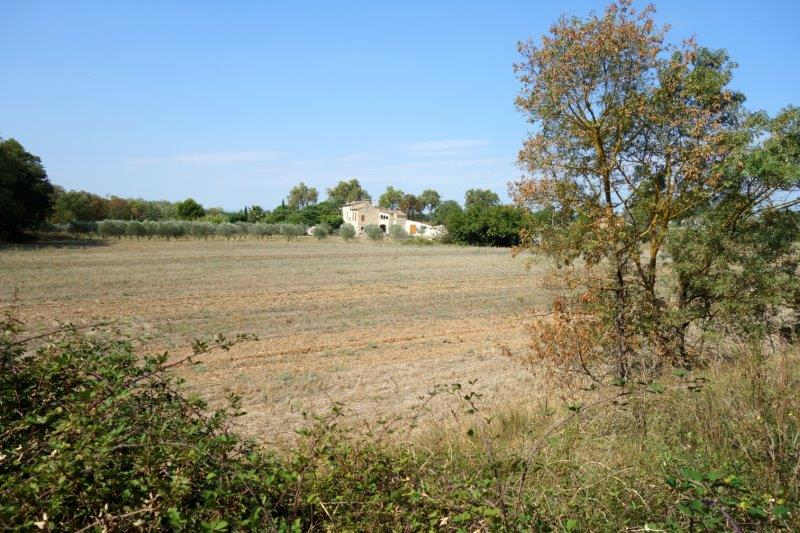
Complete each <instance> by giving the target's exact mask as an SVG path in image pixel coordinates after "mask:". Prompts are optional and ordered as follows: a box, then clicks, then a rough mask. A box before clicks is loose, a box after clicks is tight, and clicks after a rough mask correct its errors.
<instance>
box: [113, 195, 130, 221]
mask: <svg viewBox="0 0 800 533" xmlns="http://www.w3.org/2000/svg"><path fill="white" fill-rule="evenodd" d="M108 217H109V218H113V219H116V220H130V219H131V218H133V214H132V212H131V204H130V202H129V201H128V200H126V199H125V198H120V197H119V196H112V197H111V198H110V199H109V200H108Z"/></svg>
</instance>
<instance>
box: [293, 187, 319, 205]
mask: <svg viewBox="0 0 800 533" xmlns="http://www.w3.org/2000/svg"><path fill="white" fill-rule="evenodd" d="M317 196H318V194H317V189H316V188H314V187H309V186H308V185H306V184H305V183H303V182H302V181H301V182H300V183H298V184H297V185H295V186H294V187H292V190H291V191H289V198H288V199H287V204H288V205H289V208H290V209H303V208H304V207H306V206H308V205H312V204H315V203H317Z"/></svg>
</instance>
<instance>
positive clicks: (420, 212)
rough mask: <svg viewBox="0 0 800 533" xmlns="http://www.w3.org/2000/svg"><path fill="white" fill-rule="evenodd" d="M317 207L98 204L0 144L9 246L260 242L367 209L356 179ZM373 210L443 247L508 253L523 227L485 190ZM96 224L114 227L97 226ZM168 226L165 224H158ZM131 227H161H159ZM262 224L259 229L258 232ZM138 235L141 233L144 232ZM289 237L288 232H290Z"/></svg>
mask: <svg viewBox="0 0 800 533" xmlns="http://www.w3.org/2000/svg"><path fill="white" fill-rule="evenodd" d="M326 192H327V198H326V199H325V200H324V201H319V191H318V190H317V189H316V188H315V187H310V186H308V185H306V184H305V183H304V182H300V183H299V184H297V185H295V186H294V187H292V188H291V189H290V191H289V194H288V195H287V197H286V198H285V199H284V200H282V201H281V204H280V205H278V206H276V207H274V208H273V209H264V208H263V207H261V206H260V205H248V206H245V207H243V208H242V209H241V210H238V211H225V210H224V209H222V208H219V207H205V206H203V205H201V204H200V203H199V202H197V201H196V200H194V199H193V198H187V199H185V200H183V201H181V202H169V201H166V200H144V199H141V198H123V197H119V196H110V197H103V196H100V195H98V194H94V193H91V192H87V191H82V190H77V191H76V190H65V189H64V188H62V187H59V186H54V185H52V184H51V183H50V181H49V180H48V177H47V173H46V172H45V170H44V166H43V165H42V163H41V160H40V159H39V158H38V157H37V156H35V155H33V154H31V153H29V152H27V151H26V150H25V149H24V147H23V146H22V145H21V144H20V143H19V142H17V141H16V140H14V139H7V140H2V139H0V208H2V211H1V212H0V220H1V221H0V235H1V236H2V238H4V239H14V238H18V237H20V236H21V235H22V233H23V232H24V231H26V230H35V229H47V228H50V229H67V230H68V231H70V232H73V233H99V234H101V235H111V236H122V235H128V236H149V237H152V236H161V237H167V238H169V237H174V236H178V234H180V235H205V236H208V235H227V236H229V235H230V234H242V235H244V234H250V233H252V231H255V232H257V233H258V234H261V235H267V234H274V233H280V230H275V229H274V228H276V227H278V226H276V225H284V226H286V225H291V226H304V227H312V226H318V225H324V226H325V227H326V228H329V229H330V230H337V229H338V228H339V227H340V226H341V225H342V223H343V220H342V217H341V207H342V206H343V205H344V204H346V203H349V202H354V201H358V200H367V201H372V196H371V195H370V194H369V192H367V191H366V190H365V189H364V187H362V185H361V183H359V181H358V180H357V179H350V180H342V181H340V182H339V183H337V184H336V185H335V186H334V187H331V188H329V189H327V191H326ZM378 205H379V206H380V207H384V208H387V209H399V210H402V211H404V212H405V213H406V214H407V216H408V218H409V219H411V220H419V221H421V222H428V223H431V224H434V225H443V226H445V227H446V228H447V236H446V237H445V240H446V241H448V242H454V243H461V244H468V245H480V246H514V245H517V244H519V242H520V232H521V230H522V229H523V227H524V226H525V224H526V223H527V221H528V216H527V214H526V210H525V209H524V208H520V207H518V206H513V205H502V204H501V202H500V197H499V196H498V195H497V194H496V193H494V192H492V191H490V190H486V189H470V190H468V191H467V192H466V194H465V197H464V204H463V207H462V205H461V204H459V203H458V202H456V201H454V200H444V201H442V197H441V195H440V194H439V192H438V191H436V190H434V189H426V190H424V191H422V193H420V194H418V195H415V194H411V193H408V192H404V191H403V190H401V189H399V188H395V187H393V186H391V185H390V186H388V187H387V188H386V190H385V191H384V193H383V194H381V195H380V196H379V197H378ZM101 221H116V222H114V223H108V224H103V225H98V223H99V222H101ZM168 221H170V222H174V223H171V224H166V222H168ZM179 221H193V222H203V223H211V224H217V225H221V224H227V225H224V226H221V227H211V226H206V225H194V226H187V225H185V224H183V225H182V224H179V223H178V222H179ZM133 222H140V223H145V222H162V224H161V225H157V224H149V225H146V226H143V225H141V224H133ZM238 223H243V224H261V226H258V229H253V230H252V231H248V230H241V228H242V227H245V226H239V227H236V229H234V227H233V226H230V225H231V224H238ZM264 224H266V225H267V226H264ZM145 228H146V229H145ZM293 231H294V230H293Z"/></svg>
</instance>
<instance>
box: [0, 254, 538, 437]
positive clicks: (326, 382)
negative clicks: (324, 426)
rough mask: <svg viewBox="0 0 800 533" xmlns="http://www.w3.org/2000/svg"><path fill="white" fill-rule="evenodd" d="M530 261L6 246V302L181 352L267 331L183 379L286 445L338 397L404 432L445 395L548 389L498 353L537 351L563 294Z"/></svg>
mask: <svg viewBox="0 0 800 533" xmlns="http://www.w3.org/2000/svg"><path fill="white" fill-rule="evenodd" d="M529 262H530V261H529V259H526V258H525V257H517V258H512V257H511V253H510V251H509V250H507V249H491V248H467V247H457V246H401V245H395V244H389V243H384V244H375V243H369V242H354V243H344V242H341V241H339V240H338V239H330V240H327V241H323V242H316V241H312V240H310V239H300V240H299V241H297V242H290V243H289V242H286V241H282V240H256V239H247V240H232V241H223V240H209V241H203V240H180V241H171V242H164V241H132V240H122V241H113V242H108V243H107V245H97V246H82V247H81V246H75V247H70V246H65V247H53V246H48V247H40V248H37V247H27V248H8V249H4V250H1V251H0V277H1V278H2V279H3V283H2V289H0V290H1V291H2V292H0V301H1V302H2V306H3V308H9V307H12V306H13V307H15V308H16V311H15V312H16V314H17V316H18V317H19V318H20V319H22V320H23V321H24V322H25V324H26V327H27V328H28V329H29V330H30V331H31V332H36V331H43V330H46V329H48V328H53V327H54V326H57V325H58V324H60V323H64V322H72V323H75V324H79V325H80V324H90V323H94V322H100V321H111V322H113V324H114V325H115V326H116V327H118V328H120V329H121V330H122V331H124V332H127V333H130V334H131V335H133V336H135V338H137V339H142V341H143V342H144V344H145V347H146V349H148V350H163V349H168V350H170V352H171V353H172V354H175V355H176V356H177V355H180V354H182V353H186V352H187V351H188V346H189V343H190V342H191V340H192V339H194V338H208V337H211V336H213V335H215V334H217V333H220V332H222V333H224V334H226V335H228V336H230V335H232V334H235V333H240V332H243V333H253V334H255V335H257V336H258V340H256V341H248V342H244V343H241V344H239V345H236V346H235V347H234V348H233V349H232V350H231V351H229V352H217V353H214V354H211V355H207V356H204V358H203V359H202V363H201V364H198V365H196V366H194V367H192V368H189V369H184V370H181V373H182V374H183V375H184V377H186V379H187V386H188V387H189V388H191V390H193V391H195V392H197V393H198V394H200V395H201V396H203V397H204V398H207V399H209V400H210V401H211V402H212V404H213V403H216V402H219V401H221V400H222V399H223V398H224V397H225V396H226V395H227V393H229V392H235V393H238V394H239V395H241V396H242V397H243V405H244V410H245V411H246V412H247V415H245V416H244V417H242V418H241V419H240V423H241V424H242V427H243V429H244V430H245V431H246V432H247V433H248V434H250V435H252V436H256V437H258V438H260V439H262V440H264V441H265V442H278V441H282V440H285V439H286V438H288V437H290V436H291V435H292V434H293V430H294V429H296V428H297V427H299V425H300V424H302V423H303V415H302V413H303V412H304V411H311V412H324V411H325V410H326V409H327V408H328V407H329V406H330V405H331V403H332V402H334V401H335V402H342V403H343V404H344V411H345V413H347V416H348V417H350V420H351V421H357V422H364V423H370V424H374V423H375V422H376V421H379V420H382V419H398V422H399V423H401V424H404V423H406V422H408V421H409V420H410V419H412V418H413V417H414V416H417V415H419V419H420V420H429V421H430V420H432V419H433V420H436V419H439V417H441V416H443V415H444V414H446V413H448V412H449V408H448V407H446V406H445V405H444V404H443V405H441V406H440V407H438V408H437V407H436V402H437V401H438V399H434V401H432V402H429V403H428V404H427V406H426V410H425V411H420V410H419V406H420V404H421V403H422V401H421V400H420V398H421V397H425V396H426V393H427V392H428V391H430V390H432V389H433V388H434V387H435V386H436V385H437V384H449V383H455V382H459V383H463V384H466V383H467V382H468V381H469V380H474V379H477V380H478V381H477V382H476V383H475V385H474V388H475V390H477V391H479V392H483V393H485V398H486V399H487V400H488V401H490V402H506V401H511V400H514V399H520V398H521V397H522V396H523V395H525V396H528V395H530V394H533V393H534V392H535V390H536V383H535V380H534V378H533V377H532V376H531V375H530V374H528V373H527V372H525V371H522V370H521V369H520V368H519V367H518V366H517V365H516V364H515V363H513V362H512V361H509V360H508V359H507V358H505V357H503V356H502V355H501V350H500V346H506V347H508V348H510V349H512V350H522V349H524V346H525V344H526V338H525V333H524V331H523V328H522V325H523V321H524V318H525V316H526V314H528V313H529V312H530V311H531V309H533V308H536V307H541V306H542V305H543V304H546V302H547V301H548V299H549V298H548V296H547V294H546V293H544V292H543V291H542V289H540V288H538V285H537V278H538V277H539V276H538V272H539V268H538V267H537V265H536V264H535V263H534V264H533V265H532V266H531V268H530V269H528V268H526V265H527V264H528V263H529Z"/></svg>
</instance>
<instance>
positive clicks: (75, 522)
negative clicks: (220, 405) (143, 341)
mask: <svg viewBox="0 0 800 533" xmlns="http://www.w3.org/2000/svg"><path fill="white" fill-rule="evenodd" d="M2 331H3V337H2V338H1V339H0V369H1V370H2V372H0V406H2V409H0V427H2V428H3V431H2V432H1V433H0V457H1V458H2V460H1V461H0V492H2V494H3V499H2V501H0V529H3V530H4V531H16V530H25V531H29V530H31V529H35V528H36V529H43V530H53V531H77V530H79V529H81V528H86V529H91V530H101V529H113V530H129V529H135V528H138V527H141V526H142V525H145V524H147V526H148V527H149V528H152V529H157V530H167V529H170V530H179V531H200V530H223V529H224V530H227V527H222V524H223V523H227V524H228V527H234V528H238V529H260V528H269V527H276V526H278V525H279V523H280V520H275V518H274V517H275V515H276V514H280V513H281V505H282V504H283V502H282V501H281V500H280V498H278V499H275V498H274V497H275V495H276V491H277V492H281V491H284V490H286V489H285V484H287V483H289V482H290V480H291V473H290V472H287V471H286V470H283V469H282V468H280V467H278V466H277V464H276V463H275V462H274V461H273V460H272V459H271V458H269V456H266V455H264V454H261V453H259V452H258V451H257V449H256V448H255V447H254V446H253V445H251V444H249V443H246V442H244V441H242V440H241V439H239V438H237V437H236V436H235V435H234V434H232V433H231V432H230V430H229V427H228V424H229V423H230V420H231V417H232V416H234V415H235V414H236V413H237V412H238V403H237V401H236V400H235V399H234V400H232V402H231V404H230V406H229V407H227V408H225V409H222V410H219V411H215V412H208V411H207V409H206V406H205V404H203V402H201V401H200V400H197V399H194V398H187V397H185V396H183V393H182V392H181V388H180V382H179V381H178V380H176V379H175V378H174V377H172V376H171V374H169V373H168V372H167V369H168V368H169V367H170V366H174V364H170V363H167V357H166V354H163V355H160V356H156V357H153V356H146V357H140V356H138V355H136V354H134V352H133V349H132V346H131V344H130V343H129V342H125V341H120V340H113V339H111V340H103V339H102V338H99V337H92V338H87V337H82V336H79V335H74V334H67V335H65V336H63V337H61V338H58V339H56V340H54V342H53V343H52V344H48V345H46V346H44V347H42V348H40V349H38V350H28V349H27V347H26V346H25V344H24V343H23V342H21V339H20V338H19V337H18V324H17V323H15V322H14V321H7V322H5V323H4V324H3V330H2ZM220 344H221V345H222V346H226V347H227V346H229V345H230V342H229V341H225V339H220ZM197 348H198V350H197V351H198V352H200V351H203V350H204V349H205V348H203V347H202V346H201V345H200V344H198V346H197ZM257 472H258V473H257ZM215 528H216V529H215Z"/></svg>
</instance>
